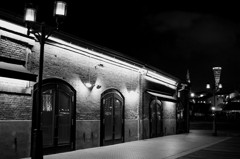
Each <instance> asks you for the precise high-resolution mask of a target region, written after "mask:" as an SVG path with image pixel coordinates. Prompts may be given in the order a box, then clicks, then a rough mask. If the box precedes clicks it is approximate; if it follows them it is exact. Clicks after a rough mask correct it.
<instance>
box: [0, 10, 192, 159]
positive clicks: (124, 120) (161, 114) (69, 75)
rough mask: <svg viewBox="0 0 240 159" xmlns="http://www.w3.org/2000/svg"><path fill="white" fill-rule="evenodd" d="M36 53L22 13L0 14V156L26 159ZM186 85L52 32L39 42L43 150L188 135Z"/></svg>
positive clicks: (34, 102) (33, 103)
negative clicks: (43, 49)
mask: <svg viewBox="0 0 240 159" xmlns="http://www.w3.org/2000/svg"><path fill="white" fill-rule="evenodd" d="M39 50H40V46H39V43H38V42H37V41H36V40H35V39H34V37H33V36H30V37H29V36H27V28H26V27H24V24H23V23H22V18H18V17H16V16H12V15H10V14H6V13H4V12H0V70H1V71H0V72H1V73H0V130H1V131H0V154H1V156H2V157H3V158H16V157H28V156H30V152H31V132H32V130H31V127H32V124H34V122H32V119H33V118H34V117H32V111H33V110H34V108H35V107H36V106H37V104H38V96H37V95H36V93H37V90H38V88H37V74H38V69H39ZM159 60H160V59H159ZM161 60H162V59H161ZM185 85H186V84H184V83H182V81H181V80H179V79H178V78H176V77H174V76H172V75H170V74H168V73H165V72H163V71H161V70H159V69H156V68H154V67H151V66H148V65H145V64H143V63H141V62H139V61H137V60H134V59H132V58H129V57H127V56H125V55H123V54H121V53H118V52H116V51H113V50H110V49H107V48H104V47H101V46H98V45H95V44H92V43H89V42H85V41H82V40H79V39H76V38H74V37H73V36H71V35H68V34H66V33H57V32H56V33H54V34H53V36H51V37H50V38H49V40H48V41H47V42H46V44H45V55H44V68H43V86H42V89H43V96H42V97H43V105H42V113H41V115H42V116H41V119H42V120H41V130H42V131H43V150H44V154H51V153H58V152H65V151H72V150H77V149H84V148H90V147H97V146H105V145H113V144H118V143H123V142H129V141H135V140H141V139H147V138H154V137H159V136H165V135H172V134H176V133H184V132H188V130H189V126H188V124H189V123H188V96H189V95H188V94H189V89H188V88H187V87H185Z"/></svg>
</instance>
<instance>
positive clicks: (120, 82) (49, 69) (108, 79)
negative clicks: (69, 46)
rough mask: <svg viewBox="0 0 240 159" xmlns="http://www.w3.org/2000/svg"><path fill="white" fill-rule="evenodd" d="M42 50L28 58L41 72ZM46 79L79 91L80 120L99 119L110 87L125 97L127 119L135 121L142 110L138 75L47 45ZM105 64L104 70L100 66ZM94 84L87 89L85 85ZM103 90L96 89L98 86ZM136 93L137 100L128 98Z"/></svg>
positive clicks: (37, 50)
mask: <svg viewBox="0 0 240 159" xmlns="http://www.w3.org/2000/svg"><path fill="white" fill-rule="evenodd" d="M38 52H39V47H38V46H37V47H34V49H33V51H32V54H30V56H29V60H30V61H29V66H28V67H29V68H30V70H31V71H32V72H33V73H34V72H35V73H37V72H38V58H39V53H38ZM44 59H45V60H44V70H43V72H44V73H43V78H51V77H57V78H61V79H63V80H65V81H67V82H68V83H70V84H71V85H72V86H73V87H74V88H75V89H76V91H77V105H76V108H77V110H76V114H77V120H99V119H100V100H101V94H102V93H103V92H104V91H106V90H107V89H110V88H115V89H117V90H119V92H120V93H122V95H123V96H124V98H125V110H127V111H126V113H125V117H126V119H136V118H137V116H138V112H137V110H138V107H139V85H138V82H139V81H138V76H139V73H138V72H134V71H131V70H127V69H125V68H121V67H119V66H116V65H113V64H110V63H107V62H104V61H100V60H98V59H95V58H94V57H89V56H85V55H82V54H79V53H75V52H71V51H69V50H66V49H61V48H58V47H55V46H50V45H45V55H44ZM99 64H102V65H103V67H99ZM89 79H90V81H91V82H92V83H93V84H95V87H93V89H88V88H86V86H85V85H84V82H86V81H88V80H89ZM97 85H100V86H101V88H99V89H97V88H96V86H97ZM130 89H133V90H135V93H136V94H137V95H135V96H134V97H132V96H130V95H129V91H130Z"/></svg>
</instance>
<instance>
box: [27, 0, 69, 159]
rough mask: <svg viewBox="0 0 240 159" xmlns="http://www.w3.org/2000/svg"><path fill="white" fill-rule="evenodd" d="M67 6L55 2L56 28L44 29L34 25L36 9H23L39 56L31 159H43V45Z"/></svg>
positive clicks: (41, 25) (63, 14) (30, 6)
mask: <svg viewBox="0 0 240 159" xmlns="http://www.w3.org/2000/svg"><path fill="white" fill-rule="evenodd" d="M66 11H67V5H66V3H65V2H63V1H55V3H54V13H53V15H54V16H55V18H56V23H57V27H56V28H50V29H49V30H47V29H46V25H45V23H41V24H40V25H38V24H36V9H35V8H34V7H33V6H32V5H28V6H26V8H25V15H24V20H25V22H26V25H27V28H28V31H27V34H28V35H30V34H33V35H34V36H35V38H36V40H37V41H38V42H39V43H40V56H39V73H38V93H37V97H38V103H34V105H33V110H32V141H31V142H32V143H31V157H32V158H33V159H42V158H43V150H42V149H43V141H42V130H41V112H42V104H43V102H42V77H43V61H44V44H45V42H46V40H47V39H48V38H49V36H51V34H52V32H53V31H55V30H58V27H59V24H60V22H61V20H62V19H63V18H64V17H65V16H66V13H67V12H66Z"/></svg>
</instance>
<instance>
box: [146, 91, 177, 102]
mask: <svg viewBox="0 0 240 159" xmlns="http://www.w3.org/2000/svg"><path fill="white" fill-rule="evenodd" d="M147 93H149V94H151V95H153V96H155V97H160V98H163V99H166V100H170V101H175V102H176V98H175V97H173V96H170V95H166V94H161V93H157V92H152V91H147Z"/></svg>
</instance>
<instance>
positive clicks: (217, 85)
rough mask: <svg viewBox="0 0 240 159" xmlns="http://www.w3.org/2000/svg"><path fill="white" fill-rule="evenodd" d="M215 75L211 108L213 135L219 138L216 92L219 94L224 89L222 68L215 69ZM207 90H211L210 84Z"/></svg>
mask: <svg viewBox="0 0 240 159" xmlns="http://www.w3.org/2000/svg"><path fill="white" fill-rule="evenodd" d="M212 69H213V74H214V78H215V86H214V87H213V88H212V94H213V106H212V107H211V109H212V111H213V133H212V134H213V135H214V136H217V128H216V127H217V124H216V111H217V107H216V92H218V91H219V90H220V89H221V88H222V84H221V83H219V82H220V75H221V70H222V68H221V67H213V68H212ZM206 88H207V89H211V86H210V84H207V85H206Z"/></svg>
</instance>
